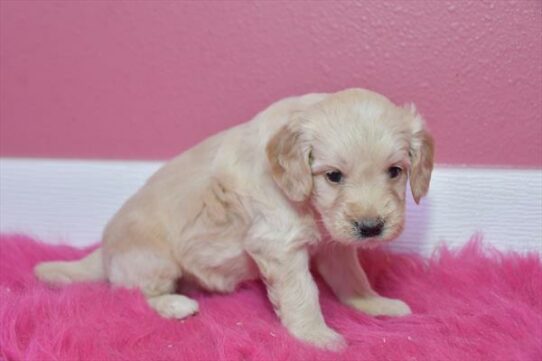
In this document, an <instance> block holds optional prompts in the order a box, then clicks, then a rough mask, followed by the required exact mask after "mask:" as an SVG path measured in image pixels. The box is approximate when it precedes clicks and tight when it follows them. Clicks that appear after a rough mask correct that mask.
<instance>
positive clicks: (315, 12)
mask: <svg viewBox="0 0 542 361" xmlns="http://www.w3.org/2000/svg"><path fill="white" fill-rule="evenodd" d="M0 4H1V5H0V6H1V11H0V17H1V18H0V27H1V28H0V30H1V31H0V41H1V42H0V45H1V52H0V100H1V104H0V105H1V106H0V116H1V121H0V155H1V156H25V157H34V156H37V157H69V158H76V157H78V158H123V159H164V158H169V157H171V156H173V155H175V154H176V153H179V152H180V151H182V150H184V149H186V148H187V147H189V146H191V145H193V144H195V143H196V142H198V141H200V140H201V139H203V138H204V137H206V136H207V135H209V134H211V133H213V132H216V131H218V130H220V129H223V128H225V127H228V126H231V125H234V124H237V123H240V122H243V121H245V120H248V119H249V118H250V117H251V116H252V115H253V114H254V113H256V112H257V111H259V110H261V109H262V108H263V107H265V106H266V105H267V104H269V103H270V102H272V101H274V100H276V99H278V98H281V97H284V96H288V95H292V94H299V93H305V92H313V91H334V90H338V89H341V88H346V87H352V86H360V87H366V88H370V89H374V90H376V91H379V92H382V93H384V94H386V95H387V96H389V97H390V98H392V99H393V100H395V101H397V102H406V101H411V100H412V101H414V102H415V103H416V104H417V105H418V107H419V109H420V110H421V112H422V113H423V114H424V115H425V117H426V118H427V120H428V122H429V124H430V127H431V129H432V130H433V133H434V134H435V137H436V140H437V142H438V155H437V160H438V162H440V163H453V164H458V163H468V164H486V165H512V166H535V167H540V166H542V115H541V114H542V40H541V35H542V5H541V4H542V2H540V1H510V2H505V1H494V2H490V1H488V2H479V1H473V2H467V1H466V2H443V1H390V2H376V1H375V2H369V1H366V2H331V1H326V2H318V3H316V2H313V3H307V2H279V3H277V2H244V1H243V2H197V3H196V2H165V1H148V2H135V1H133V2H122V1H112V2H106V1H100V2H98V1H96V2H94V1H92V2H91V1H82V2H75V1H72V2H68V1H59V2H51V1H28V2H24V1H5V0H4V1H1V3H0Z"/></svg>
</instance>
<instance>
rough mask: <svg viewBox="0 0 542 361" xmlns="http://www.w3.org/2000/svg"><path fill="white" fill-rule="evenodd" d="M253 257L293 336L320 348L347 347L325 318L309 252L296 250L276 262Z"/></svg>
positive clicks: (271, 299)
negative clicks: (310, 266) (310, 267)
mask: <svg viewBox="0 0 542 361" xmlns="http://www.w3.org/2000/svg"><path fill="white" fill-rule="evenodd" d="M253 258H254V260H255V262H256V263H257V265H258V267H259V269H260V272H261V274H262V276H263V279H264V282H265V283H266V286H267V293H268V296H269V299H270V301H271V303H272V304H273V306H274V309H275V312H276V313H277V315H278V316H279V318H280V320H281V322H282V324H283V325H284V326H285V327H286V328H287V329H288V331H290V333H292V334H293V335H294V336H296V337H298V338H300V339H302V340H304V341H307V342H309V343H312V344H313V345H315V346H318V347H322V348H327V349H330V350H339V349H341V348H342V347H344V345H345V341H344V339H343V338H342V336H341V335H339V334H338V333H337V332H335V331H334V330H332V329H331V328H329V327H328V326H327V325H326V323H325V321H324V317H323V316H322V311H321V310H320V303H319V300H318V288H317V287H316V284H315V282H314V280H313V278H312V275H311V274H310V271H309V261H308V258H309V257H308V254H307V252H306V251H301V250H296V251H292V252H291V253H289V254H284V255H281V256H279V257H275V258H272V259H271V258H270V257H265V256H254V255H253Z"/></svg>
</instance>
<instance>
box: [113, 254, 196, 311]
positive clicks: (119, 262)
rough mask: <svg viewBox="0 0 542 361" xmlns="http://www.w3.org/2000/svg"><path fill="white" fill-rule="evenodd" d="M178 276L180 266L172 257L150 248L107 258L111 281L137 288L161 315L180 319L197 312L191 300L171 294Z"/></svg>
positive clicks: (118, 284) (122, 285)
mask: <svg viewBox="0 0 542 361" xmlns="http://www.w3.org/2000/svg"><path fill="white" fill-rule="evenodd" d="M180 277H181V270H180V267H179V265H178V264H177V263H176V262H175V261H174V260H172V259H171V258H170V257H168V256H167V255H163V254H162V255H161V254H157V253H156V252H153V251H150V250H144V249H135V250H130V251H128V252H126V253H123V254H118V255H114V256H113V257H112V258H111V264H110V268H109V279H110V281H111V283H112V284H113V285H117V286H121V287H129V288H138V289H140V290H141V292H143V294H144V295H145V297H146V298H147V302H148V304H149V306H150V307H151V308H152V309H154V310H155V311H156V312H158V314H160V315H161V316H162V317H165V318H176V319H181V318H185V317H188V316H190V315H192V314H195V313H197V312H198V303H197V302H196V301H195V300H193V299H191V298H188V297H186V296H183V295H179V294H175V285H176V283H177V280H178V279H179V278H180Z"/></svg>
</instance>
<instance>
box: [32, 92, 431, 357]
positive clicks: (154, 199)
mask: <svg viewBox="0 0 542 361" xmlns="http://www.w3.org/2000/svg"><path fill="white" fill-rule="evenodd" d="M432 152H433V144H432V140H431V137H430V136H429V134H428V133H427V131H426V130H425V126H424V124H423V121H422V119H421V117H420V116H419V115H418V114H417V112H416V110H415V108H414V107H412V106H409V107H406V108H403V107H398V106H395V105H394V104H392V103H391V102H390V101H389V100H388V99H387V98H385V97H383V96H381V95H379V94H376V93H374V92H371V91H368V90H362V89H349V90H345V91H341V92H338V93H334V94H309V95H305V96H301V97H293V98H287V99H284V100H281V101H279V102H277V103H275V104H273V105H271V106H270V107H269V108H268V109H266V110H264V111H263V112H261V113H260V114H258V115H256V117H255V118H254V119H253V120H251V121H250V122H248V123H245V124H242V125H239V126H237V127H234V128H231V129H229V130H226V131H223V132H221V133H219V134H217V135H215V136H213V137H210V138H208V139H207V140H205V141H203V142H202V143H200V144H199V145H197V146H195V147H194V148H192V149H190V150H188V151H187V152H185V153H183V154H182V155H180V156H179V157H177V158H175V159H173V160H172V161H171V162H169V163H167V164H166V165H165V166H164V167H163V168H162V169H160V170H159V171H158V172H157V173H156V174H155V175H153V176H152V177H151V178H150V179H149V180H148V182H147V183H146V184H145V185H144V186H143V187H142V188H141V189H140V190H139V191H138V192H137V193H136V194H135V195H134V196H132V197H131V198H130V199H129V200H128V201H127V202H126V203H125V204H124V205H123V206H122V208H121V209H120V210H119V211H118V212H117V214H116V215H115V216H114V217H113V219H112V220H111V221H110V222H109V224H108V225H107V227H106V228H105V231H104V235H103V245H102V247H101V249H100V250H99V251H97V252H95V253H94V254H93V255H91V256H90V257H89V258H85V259H83V260H81V261H78V262H53V263H44V264H40V265H38V266H37V267H36V274H37V276H38V277H39V278H40V279H43V280H46V281H49V282H73V281H83V280H95V279H107V280H108V281H110V282H111V283H112V284H113V285H116V286H122V287H136V288H139V289H140V290H141V291H142V292H143V293H144V294H145V295H146V296H147V298H148V300H149V305H150V306H151V307H152V308H154V309H155V310H156V311H157V312H158V313H160V314H161V315H163V316H164V317H171V318H183V317H186V316H188V315H190V314H193V313H195V312H197V310H198V307H197V303H196V302H195V301H194V300H191V299H189V298H188V297H185V296H182V295H174V292H175V285H176V281H177V280H178V279H179V278H180V279H182V280H184V281H192V282H195V283H197V284H199V285H200V286H201V287H203V288H205V289H207V290H211V291H217V292H231V291H233V290H235V288H236V286H237V285H238V284H239V283H240V282H243V281H247V280H252V279H257V278H261V279H262V280H263V281H264V282H265V284H266V286H267V289H268V295H269V299H270V301H271V302H272V304H273V306H274V308H275V310H276V313H277V315H278V316H279V317H280V319H281V321H282V323H283V324H284V325H285V327H287V328H288V330H289V331H290V332H291V333H292V334H293V335H295V336H296V337H298V338H300V339H302V340H305V341H308V342H311V343H313V344H315V345H317V346H320V347H325V348H328V349H338V348H340V347H341V346H342V345H343V344H344V341H343V339H342V337H341V336H340V335H339V334H338V333H336V332H335V331H334V330H332V329H331V328H329V327H328V326H327V325H326V323H325V321H324V318H323V316H322V313H321V311H320V305H319V303H318V289H317V287H316V285H315V282H314V280H313V278H312V275H311V273H310V272H309V263H310V262H311V260H313V261H314V262H315V263H316V266H317V269H318V271H319V272H320V273H321V274H322V276H323V278H324V280H325V281H326V282H327V283H328V284H329V285H330V287H331V289H332V290H333V291H334V292H335V294H336V295H337V297H338V298H339V300H341V302H344V303H345V304H348V305H350V306H352V307H355V308H358V309H360V310H362V311H364V312H367V313H369V314H372V315H377V314H381V315H404V314H408V313H409V312H410V310H409V308H408V306H407V305H406V304H404V303H403V302H401V301H399V300H390V299H387V298H384V297H380V296H378V295H377V294H376V292H374V291H373V290H372V288H371V286H370V285H369V282H368V281H367V278H366V276H365V274H364V272H363V270H362V268H361V266H360V265H359V263H358V260H357V257H356V248H357V247H358V246H361V247H364V246H365V247H369V246H373V245H376V244H379V243H382V242H385V241H388V240H391V239H393V238H394V237H396V236H397V235H398V234H399V233H400V231H401V229H402V225H403V219H404V208H405V189H406V182H407V172H410V179H411V188H412V190H413V192H414V196H415V198H416V200H417V201H419V198H420V197H422V196H423V195H425V193H426V192H427V189H428V186H429V180H430V175H431V170H432V165H433V156H432ZM390 166H399V167H401V168H402V169H404V172H403V173H402V174H401V175H400V176H399V177H398V178H397V179H389V176H388V173H387V170H388V168H389V167H390ZM333 170H340V171H341V172H342V173H343V174H344V180H343V181H342V182H341V183H340V184H333V183H331V182H330V181H328V180H327V179H326V173H327V172H330V171H333ZM375 217H378V219H381V220H382V221H383V222H384V225H385V226H384V228H383V231H382V234H381V235H379V236H375V237H372V238H368V239H360V237H359V236H358V235H357V234H356V232H355V229H354V227H353V224H354V222H356V221H358V220H363V219H369V218H371V219H372V218H375Z"/></svg>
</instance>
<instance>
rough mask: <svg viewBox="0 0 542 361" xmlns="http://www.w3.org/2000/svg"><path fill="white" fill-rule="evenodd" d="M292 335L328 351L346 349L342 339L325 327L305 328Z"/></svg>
mask: <svg viewBox="0 0 542 361" xmlns="http://www.w3.org/2000/svg"><path fill="white" fill-rule="evenodd" d="M292 333H293V334H294V335H295V336H296V337H297V338H299V339H301V340H303V341H305V342H308V343H310V344H312V345H314V346H316V347H319V348H323V349H326V350H329V351H341V350H343V349H344V348H345V347H346V341H345V340H344V338H343V337H342V336H341V335H340V334H339V333H337V332H335V331H333V330H332V329H331V328H329V327H327V326H324V327H315V328H306V329H304V330H301V331H293V332H292Z"/></svg>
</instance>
